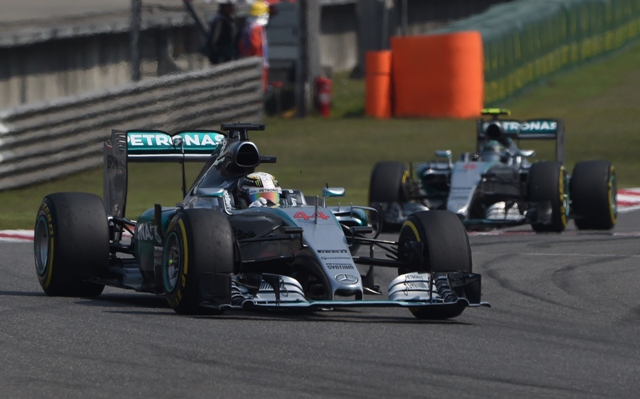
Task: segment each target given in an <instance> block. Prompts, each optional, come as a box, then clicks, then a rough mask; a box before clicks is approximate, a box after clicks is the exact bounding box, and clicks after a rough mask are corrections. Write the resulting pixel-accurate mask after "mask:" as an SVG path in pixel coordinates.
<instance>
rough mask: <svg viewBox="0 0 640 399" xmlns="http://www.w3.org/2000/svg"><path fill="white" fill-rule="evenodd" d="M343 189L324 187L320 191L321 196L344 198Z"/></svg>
mask: <svg viewBox="0 0 640 399" xmlns="http://www.w3.org/2000/svg"><path fill="white" fill-rule="evenodd" d="M344 192H345V190H344V187H325V188H323V189H322V196H323V197H324V198H327V197H344Z"/></svg>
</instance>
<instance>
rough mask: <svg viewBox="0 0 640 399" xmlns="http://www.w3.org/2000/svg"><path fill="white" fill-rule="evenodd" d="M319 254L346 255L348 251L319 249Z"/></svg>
mask: <svg viewBox="0 0 640 399" xmlns="http://www.w3.org/2000/svg"><path fill="white" fill-rule="evenodd" d="M318 253H319V254H347V253H349V251H347V250H346V249H319V250H318Z"/></svg>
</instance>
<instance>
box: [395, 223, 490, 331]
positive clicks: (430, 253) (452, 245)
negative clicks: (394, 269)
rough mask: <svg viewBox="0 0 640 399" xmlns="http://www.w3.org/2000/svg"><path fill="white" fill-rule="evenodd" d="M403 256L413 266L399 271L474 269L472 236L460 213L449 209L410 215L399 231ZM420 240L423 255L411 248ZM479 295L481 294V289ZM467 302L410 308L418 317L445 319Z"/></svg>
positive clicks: (468, 270) (460, 309)
mask: <svg viewBox="0 0 640 399" xmlns="http://www.w3.org/2000/svg"><path fill="white" fill-rule="evenodd" d="M398 241H399V242H400V259H401V260H404V261H408V262H409V263H412V264H413V265H412V266H410V267H409V268H400V269H398V274H405V273H409V272H412V271H417V272H432V273H446V272H458V271H459V272H463V273H471V272H472V262H471V247H470V245H469V236H468V235H467V231H466V230H465V228H464V225H463V224H462V222H461V221H460V219H459V218H458V216H457V215H455V214H454V213H452V212H449V211H441V210H434V211H422V212H417V213H414V214H413V215H410V216H409V217H408V218H407V221H406V222H405V223H404V224H403V225H402V229H401V230H400V237H399V239H398ZM416 242H421V243H423V247H422V254H421V255H422V256H421V258H422V259H420V254H418V256H417V257H416V256H415V255H414V254H412V252H413V251H411V246H412V243H416ZM478 295H480V293H479V292H478ZM465 307H466V305H463V304H460V305H459V306H452V307H442V308H439V307H410V308H409V310H410V311H411V313H413V315H414V316H415V317H416V318H417V319H421V320H443V319H450V318H453V317H457V316H459V315H460V314H461V313H462V312H463V311H464V309H465Z"/></svg>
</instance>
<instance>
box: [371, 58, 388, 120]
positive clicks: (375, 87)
mask: <svg viewBox="0 0 640 399" xmlns="http://www.w3.org/2000/svg"><path fill="white" fill-rule="evenodd" d="M391 60H392V57H391V51H369V52H367V54H366V56H365V68H366V73H367V75H366V86H365V91H366V99H365V100H366V101H365V112H366V114H367V115H370V116H373V117H375V118H390V117H391Z"/></svg>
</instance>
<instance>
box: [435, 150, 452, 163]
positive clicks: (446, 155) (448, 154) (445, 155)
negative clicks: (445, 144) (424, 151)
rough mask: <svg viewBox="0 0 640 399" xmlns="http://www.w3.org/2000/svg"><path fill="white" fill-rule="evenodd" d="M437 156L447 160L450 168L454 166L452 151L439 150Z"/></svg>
mask: <svg viewBox="0 0 640 399" xmlns="http://www.w3.org/2000/svg"><path fill="white" fill-rule="evenodd" d="M436 156H437V157H441V158H447V161H449V166H453V160H452V159H451V150H437V151H436Z"/></svg>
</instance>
